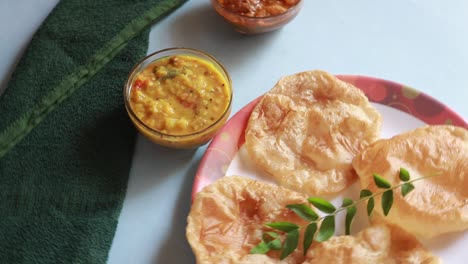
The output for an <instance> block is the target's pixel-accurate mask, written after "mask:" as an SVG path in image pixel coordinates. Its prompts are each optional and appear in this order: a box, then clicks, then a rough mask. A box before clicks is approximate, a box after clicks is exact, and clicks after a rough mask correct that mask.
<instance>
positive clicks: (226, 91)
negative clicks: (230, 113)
mask: <svg viewBox="0 0 468 264" xmlns="http://www.w3.org/2000/svg"><path fill="white" fill-rule="evenodd" d="M229 85H230V84H229V83H228V81H227V80H226V79H225V78H224V77H223V75H222V74H221V73H220V71H218V70H217V69H216V68H215V67H214V66H213V65H212V64H211V63H210V62H207V61H205V60H204V59H201V58H198V57H196V56H191V55H174V56H169V57H164V58H161V59H158V60H156V61H154V62H153V63H151V64H150V65H148V66H147V67H146V68H145V69H144V70H142V71H141V72H140V73H139V74H138V75H137V76H136V78H135V80H134V81H133V86H132V90H131V96H130V105H131V107H132V109H133V111H134V113H135V114H136V116H137V117H138V118H139V119H140V120H141V121H142V122H143V123H144V124H146V125H147V126H149V127H150V128H152V129H154V130H156V131H159V132H161V133H163V134H170V135H188V134H193V133H196V132H198V131H201V130H203V129H205V128H207V127H209V126H210V125H212V124H214V123H215V122H217V121H218V120H219V119H220V118H221V117H222V116H223V114H224V113H225V112H226V110H227V109H228V107H229V104H230V101H231V93H230V87H229Z"/></svg>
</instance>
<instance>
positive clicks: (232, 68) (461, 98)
mask: <svg viewBox="0 0 468 264" xmlns="http://www.w3.org/2000/svg"><path fill="white" fill-rule="evenodd" d="M57 2H58V0H2V1H0V93H1V92H2V91H3V90H4V89H5V88H6V83H7V81H8V79H9V76H10V74H11V72H12V71H13V70H14V66H15V64H16V62H17V60H18V59H19V58H20V56H21V55H22V52H23V51H24V48H25V47H26V46H27V44H28V42H29V41H30V39H31V37H32V34H33V33H34V31H35V30H36V29H37V27H38V26H39V25H40V23H41V22H42V21H43V19H44V18H45V17H46V16H47V14H48V13H49V12H50V10H51V9H52V8H53V7H54V6H55V4H56V3H57ZM173 46H184V47H192V48H197V49H201V50H204V51H207V52H209V53H211V54H213V55H214V56H215V57H217V58H218V59H219V60H220V61H221V62H223V63H224V65H225V66H226V67H227V69H228V71H229V72H230V74H231V77H232V80H233V86H234V89H235V95H234V96H235V97H234V103H233V113H235V112H236V111H237V110H239V109H240V108H241V107H242V106H244V105H245V104H246V103H248V102H249V101H251V100H252V99H254V98H255V97H257V96H258V95H260V94H262V93H263V92H265V91H267V90H268V89H270V88H271V87H272V86H273V85H274V83H275V82H276V81H277V80H278V79H279V78H280V77H281V76H283V75H287V74H292V73H295V72H299V71H304V70H309V69H323V70H326V71H329V72H331V73H335V74H359V75H369V76H374V77H379V78H384V79H389V80H393V81H396V82H400V83H403V84H406V85H409V86H412V87H414V88H416V89H418V90H421V91H423V92H425V93H427V94H429V95H431V96H433V97H435V98H437V99H438V100H440V101H441V102H442V103H444V104H446V105H448V106H450V107H451V108H452V109H453V110H455V111H456V112H458V113H459V114H460V115H461V116H462V117H464V118H465V120H466V119H467V118H468V1H465V0H451V1H437V0H432V1H428V0H394V1H369V0H368V1H363V0H356V1H341V0H328V1H314V0H306V1H305V4H304V8H303V10H302V11H301V13H300V14H299V15H298V17H297V18H296V19H295V20H294V21H293V22H292V23H290V24H289V25H287V26H286V27H285V28H283V29H282V30H280V31H277V32H274V33H271V34H265V35H259V36H250V37H246V36H242V35H239V34H237V33H236V32H234V31H232V30H231V28H230V27H229V26H228V25H227V24H225V23H224V21H222V19H221V18H220V17H218V16H217V14H216V13H215V12H214V11H213V10H212V9H211V7H210V6H209V1H208V0H191V1H189V2H188V3H187V4H185V5H184V6H182V7H181V8H179V9H178V10H177V11H176V12H174V13H173V14H171V15H170V16H169V17H167V18H165V19H164V20H163V21H161V22H159V23H158V24H156V25H155V26H154V27H153V29H152V31H151V35H150V48H149V51H148V52H153V51H156V50H159V49H162V48H166V47H173ZM122 74H125V75H126V74H127V73H122ZM205 148H206V146H205V147H202V148H199V149H198V150H196V151H175V150H165V149H162V148H159V147H157V146H155V145H153V144H151V143H149V142H148V141H147V140H145V139H144V138H143V137H141V136H139V137H138V140H137V146H136V151H135V155H134V159H133V164H132V170H131V175H130V180H129V184H128V192H127V196H126V198H125V202H124V206H123V210H122V213H121V216H120V221H119V225H118V227H117V232H116V235H115V238H114V242H113V245H112V248H111V251H110V255H109V261H108V262H109V263H194V262H195V261H194V257H193V254H192V252H191V249H190V247H189V245H188V243H187V242H186V239H185V225H186V216H187V214H188V212H189V209H190V193H191V187H192V181H193V177H194V174H195V171H196V169H197V166H198V163H199V161H200V159H201V157H202V155H203V152H204V150H205Z"/></svg>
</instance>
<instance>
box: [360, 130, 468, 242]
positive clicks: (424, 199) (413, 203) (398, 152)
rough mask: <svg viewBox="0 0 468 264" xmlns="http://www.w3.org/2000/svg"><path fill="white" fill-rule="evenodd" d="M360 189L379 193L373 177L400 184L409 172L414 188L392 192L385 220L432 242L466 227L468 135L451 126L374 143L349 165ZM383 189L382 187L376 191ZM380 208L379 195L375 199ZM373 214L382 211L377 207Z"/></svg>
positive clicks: (415, 132) (467, 224) (401, 135)
mask: <svg viewBox="0 0 468 264" xmlns="http://www.w3.org/2000/svg"><path fill="white" fill-rule="evenodd" d="M353 166H354V168H355V169H356V172H357V174H358V175H359V178H360V182H361V186H362V188H367V189H370V190H371V191H373V192H377V191H379V189H378V188H377V187H376V185H375V183H374V181H373V177H372V174H373V173H377V174H379V175H380V176H382V177H384V178H386V179H387V180H388V181H389V182H390V183H391V184H392V185H397V184H400V183H401V181H400V179H399V171H400V168H401V167H403V168H406V169H407V170H408V171H409V172H410V176H411V179H418V178H421V177H428V176H429V178H425V179H422V180H418V181H417V182H414V183H413V184H414V186H415V189H414V190H413V191H412V192H410V193H409V194H408V195H407V196H406V197H402V195H401V192H400V190H399V189H398V190H396V191H395V192H394V203H393V207H392V209H391V210H390V213H389V214H388V216H386V217H385V219H386V220H387V221H389V222H391V223H394V224H397V225H400V226H402V227H403V228H405V229H406V230H407V231H409V232H411V233H413V234H415V235H417V236H419V237H422V238H430V237H434V236H438V235H440V234H444V233H448V232H456V231H462V230H465V229H467V228H468V131H467V130H466V129H464V128H461V127H455V126H450V125H440V126H427V127H423V128H418V129H415V130H413V131H410V132H407V133H403V134H400V135H397V136H395V137H393V138H391V139H383V140H379V141H377V142H375V143H374V144H372V145H371V146H369V147H368V148H367V149H366V150H364V151H363V152H362V153H361V154H359V155H358V156H357V157H356V159H355V160H354V161H353ZM380 190H382V189H380ZM376 198H377V199H376V205H379V204H380V196H378V197H376ZM376 211H377V212H378V213H381V209H380V206H376Z"/></svg>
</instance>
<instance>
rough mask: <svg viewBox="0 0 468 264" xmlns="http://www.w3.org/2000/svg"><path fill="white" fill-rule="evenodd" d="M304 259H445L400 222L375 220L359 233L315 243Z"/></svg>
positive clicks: (407, 262)
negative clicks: (385, 222) (400, 225)
mask: <svg viewBox="0 0 468 264" xmlns="http://www.w3.org/2000/svg"><path fill="white" fill-rule="evenodd" d="M303 263H304V264H322V263H323V264H329V263H334V264H375V263H379V264H436V263H441V260H440V259H439V258H438V257H436V256H434V255H432V254H431V253H430V252H429V251H427V250H426V249H424V248H423V246H422V245H421V244H420V243H419V242H418V241H417V239H416V238H415V237H414V236H412V235H410V234H408V233H406V232H405V231H403V230H402V229H400V228H398V227H397V226H390V225H385V224H374V225H372V226H370V227H367V228H366V229H364V230H362V231H361V232H359V233H357V234H356V236H337V237H332V238H330V239H329V240H327V241H325V242H323V243H317V244H312V247H311V248H309V250H308V251H307V255H306V259H305V261H304V262H303Z"/></svg>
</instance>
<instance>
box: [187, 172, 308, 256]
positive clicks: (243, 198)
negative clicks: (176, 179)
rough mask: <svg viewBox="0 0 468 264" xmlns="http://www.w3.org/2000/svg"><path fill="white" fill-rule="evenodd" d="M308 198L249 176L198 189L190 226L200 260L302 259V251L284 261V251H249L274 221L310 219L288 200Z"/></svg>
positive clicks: (293, 221)
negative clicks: (280, 257) (299, 212)
mask: <svg viewBox="0 0 468 264" xmlns="http://www.w3.org/2000/svg"><path fill="white" fill-rule="evenodd" d="M306 198H307V197H306V196H305V195H303V194H300V193H297V192H294V191H291V190H289V189H286V188H283V187H279V186H277V185H274V184H271V183H266V182H260V181H255V180H252V179H250V178H247V177H240V176H229V177H223V178H221V179H219V180H217V181H216V182H214V183H213V184H211V185H209V186H207V187H205V188H204V189H203V190H202V191H201V192H199V193H197V195H196V196H195V199H194V202H193V204H192V207H191V210H190V213H189V216H188V219H187V221H188V225H187V229H186V235H187V239H188V241H189V243H190V245H191V247H192V250H193V252H194V254H195V257H196V259H197V263H199V264H201V263H302V261H303V258H304V256H303V253H302V249H301V248H299V249H297V250H296V251H295V252H294V253H293V254H292V255H290V256H288V257H287V258H285V259H284V260H283V261H279V252H277V251H275V252H269V253H268V254H267V255H258V254H249V252H250V250H251V249H252V248H253V247H255V246H256V245H257V244H258V243H260V240H261V237H262V233H263V232H265V231H271V230H267V228H266V227H265V226H264V224H265V223H268V222H281V221H288V222H292V223H296V224H299V225H306V224H307V223H306V222H305V221H304V220H302V219H301V218H299V217H298V216H297V215H296V214H295V213H294V212H292V211H291V210H289V209H287V208H286V207H285V206H286V205H287V204H296V203H304V201H306Z"/></svg>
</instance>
